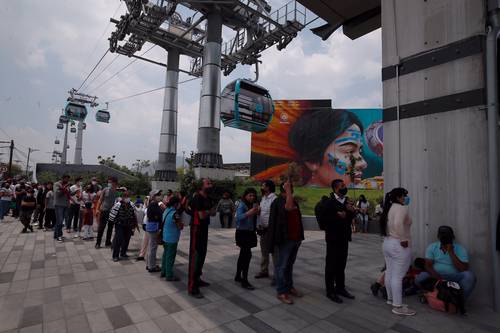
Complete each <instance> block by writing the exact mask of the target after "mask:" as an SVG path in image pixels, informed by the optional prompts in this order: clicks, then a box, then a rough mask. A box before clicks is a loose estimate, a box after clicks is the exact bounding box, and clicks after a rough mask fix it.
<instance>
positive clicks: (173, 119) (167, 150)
mask: <svg viewBox="0 0 500 333" xmlns="http://www.w3.org/2000/svg"><path fill="white" fill-rule="evenodd" d="M178 85H179V51H178V50H169V51H168V59H167V74H166V79H165V97H164V101H163V114H162V119H161V133H160V151H159V153H158V166H157V169H156V170H155V179H156V180H157V181H167V182H175V181H176V179H177V170H176V163H175V162H176V156H177V95H178Z"/></svg>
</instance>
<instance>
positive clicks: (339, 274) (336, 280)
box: [324, 179, 356, 303]
mask: <svg viewBox="0 0 500 333" xmlns="http://www.w3.org/2000/svg"><path fill="white" fill-rule="evenodd" d="M331 187H332V190H333V192H332V193H331V195H330V198H329V200H328V202H327V204H326V212H327V213H326V216H328V221H327V223H325V225H324V229H325V240H326V265H325V284H326V296H327V297H328V298H329V299H330V300H332V301H333V302H335V303H342V302H343V300H342V298H340V297H339V296H342V297H345V298H348V299H354V296H353V295H352V294H351V293H349V292H348V291H347V289H346V286H345V267H346V264H347V254H348V250H349V241H351V233H352V229H351V224H352V220H353V218H354V216H355V211H356V210H355V208H354V207H353V205H352V204H349V200H348V198H347V187H346V184H345V182H344V181H343V180H342V179H335V180H333V181H332V184H331Z"/></svg>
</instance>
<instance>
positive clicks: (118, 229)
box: [113, 224, 132, 258]
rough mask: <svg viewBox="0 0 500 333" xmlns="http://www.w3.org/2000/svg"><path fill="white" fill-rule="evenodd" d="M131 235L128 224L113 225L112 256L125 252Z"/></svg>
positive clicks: (115, 256) (122, 254)
mask: <svg viewBox="0 0 500 333" xmlns="http://www.w3.org/2000/svg"><path fill="white" fill-rule="evenodd" d="M130 237H132V230H130V227H129V226H122V225H119V224H117V225H115V237H114V238H113V258H118V256H122V257H123V256H124V255H125V254H127V250H128V244H129V242H130Z"/></svg>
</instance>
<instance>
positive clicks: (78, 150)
mask: <svg viewBox="0 0 500 333" xmlns="http://www.w3.org/2000/svg"><path fill="white" fill-rule="evenodd" d="M82 149H83V120H80V121H79V122H78V126H77V132H76V146H75V159H74V162H73V163H74V164H78V165H81V164H83V159H82Z"/></svg>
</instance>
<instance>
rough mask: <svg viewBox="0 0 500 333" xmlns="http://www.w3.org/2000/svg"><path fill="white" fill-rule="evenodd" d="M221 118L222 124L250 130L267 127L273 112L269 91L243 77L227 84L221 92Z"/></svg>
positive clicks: (257, 130) (262, 129) (256, 130)
mask: <svg viewBox="0 0 500 333" xmlns="http://www.w3.org/2000/svg"><path fill="white" fill-rule="evenodd" d="M221 97H222V101H221V120H222V123H223V124H224V126H229V127H234V128H238V129H241V130H245V131H250V132H263V131H265V130H266V129H267V126H268V125H269V122H271V119H272V117H273V114H274V105H273V100H272V98H271V95H270V94H269V91H268V90H267V89H266V88H264V87H261V86H259V85H257V84H255V83H252V82H250V81H249V80H245V79H238V80H235V81H233V82H231V83H230V84H228V85H227V86H226V87H225V88H224V90H223V91H222V94H221Z"/></svg>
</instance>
